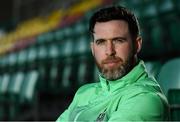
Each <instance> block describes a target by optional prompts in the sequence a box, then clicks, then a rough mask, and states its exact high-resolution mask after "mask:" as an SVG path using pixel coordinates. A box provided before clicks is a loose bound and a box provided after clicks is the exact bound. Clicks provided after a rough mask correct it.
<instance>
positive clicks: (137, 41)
mask: <svg viewBox="0 0 180 122" xmlns="http://www.w3.org/2000/svg"><path fill="white" fill-rule="evenodd" d="M135 46H136V53H139V52H140V50H141V47H142V37H141V36H138V37H137V38H136V41H135Z"/></svg>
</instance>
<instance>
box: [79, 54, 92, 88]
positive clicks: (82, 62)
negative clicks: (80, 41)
mask: <svg viewBox="0 0 180 122" xmlns="http://www.w3.org/2000/svg"><path fill="white" fill-rule="evenodd" d="M86 58H87V57H85V56H83V57H80V59H79V67H78V72H77V73H78V75H77V76H78V77H77V82H78V86H81V85H83V84H85V83H86V82H87V81H86V79H85V76H86V72H87V65H88V64H87V59H86ZM88 70H89V69H88Z"/></svg>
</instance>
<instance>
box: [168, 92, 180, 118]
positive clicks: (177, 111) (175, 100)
mask: <svg viewBox="0 0 180 122" xmlns="http://www.w3.org/2000/svg"><path fill="white" fill-rule="evenodd" d="M168 101H169V104H170V120H171V121H180V116H179V115H180V89H170V90H169V91H168Z"/></svg>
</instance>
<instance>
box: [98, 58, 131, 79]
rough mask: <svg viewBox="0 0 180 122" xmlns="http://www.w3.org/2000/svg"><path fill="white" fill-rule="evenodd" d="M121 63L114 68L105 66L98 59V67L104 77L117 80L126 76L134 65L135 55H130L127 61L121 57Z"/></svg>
mask: <svg viewBox="0 0 180 122" xmlns="http://www.w3.org/2000/svg"><path fill="white" fill-rule="evenodd" d="M120 63H121V64H120V65H118V66H117V67H115V68H113V69H107V68H104V67H103V65H102V64H101V65H100V64H99V63H98V62H97V61H96V64H97V67H98V69H99V71H100V73H101V75H102V76H103V77H105V78H106V79H107V80H117V79H120V78H122V77H123V76H125V75H126V74H127V73H128V72H129V71H130V70H131V69H132V67H133V65H134V56H133V55H130V56H129V57H128V59H127V60H126V61H124V62H123V60H122V59H121V62H120Z"/></svg>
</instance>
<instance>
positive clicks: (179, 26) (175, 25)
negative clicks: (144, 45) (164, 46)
mask: <svg viewBox="0 0 180 122" xmlns="http://www.w3.org/2000/svg"><path fill="white" fill-rule="evenodd" d="M179 35H180V21H179V19H176V21H175V22H171V24H170V37H171V42H172V46H173V50H175V51H177V50H178V51H179V50H180V48H179V45H180V39H179Z"/></svg>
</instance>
